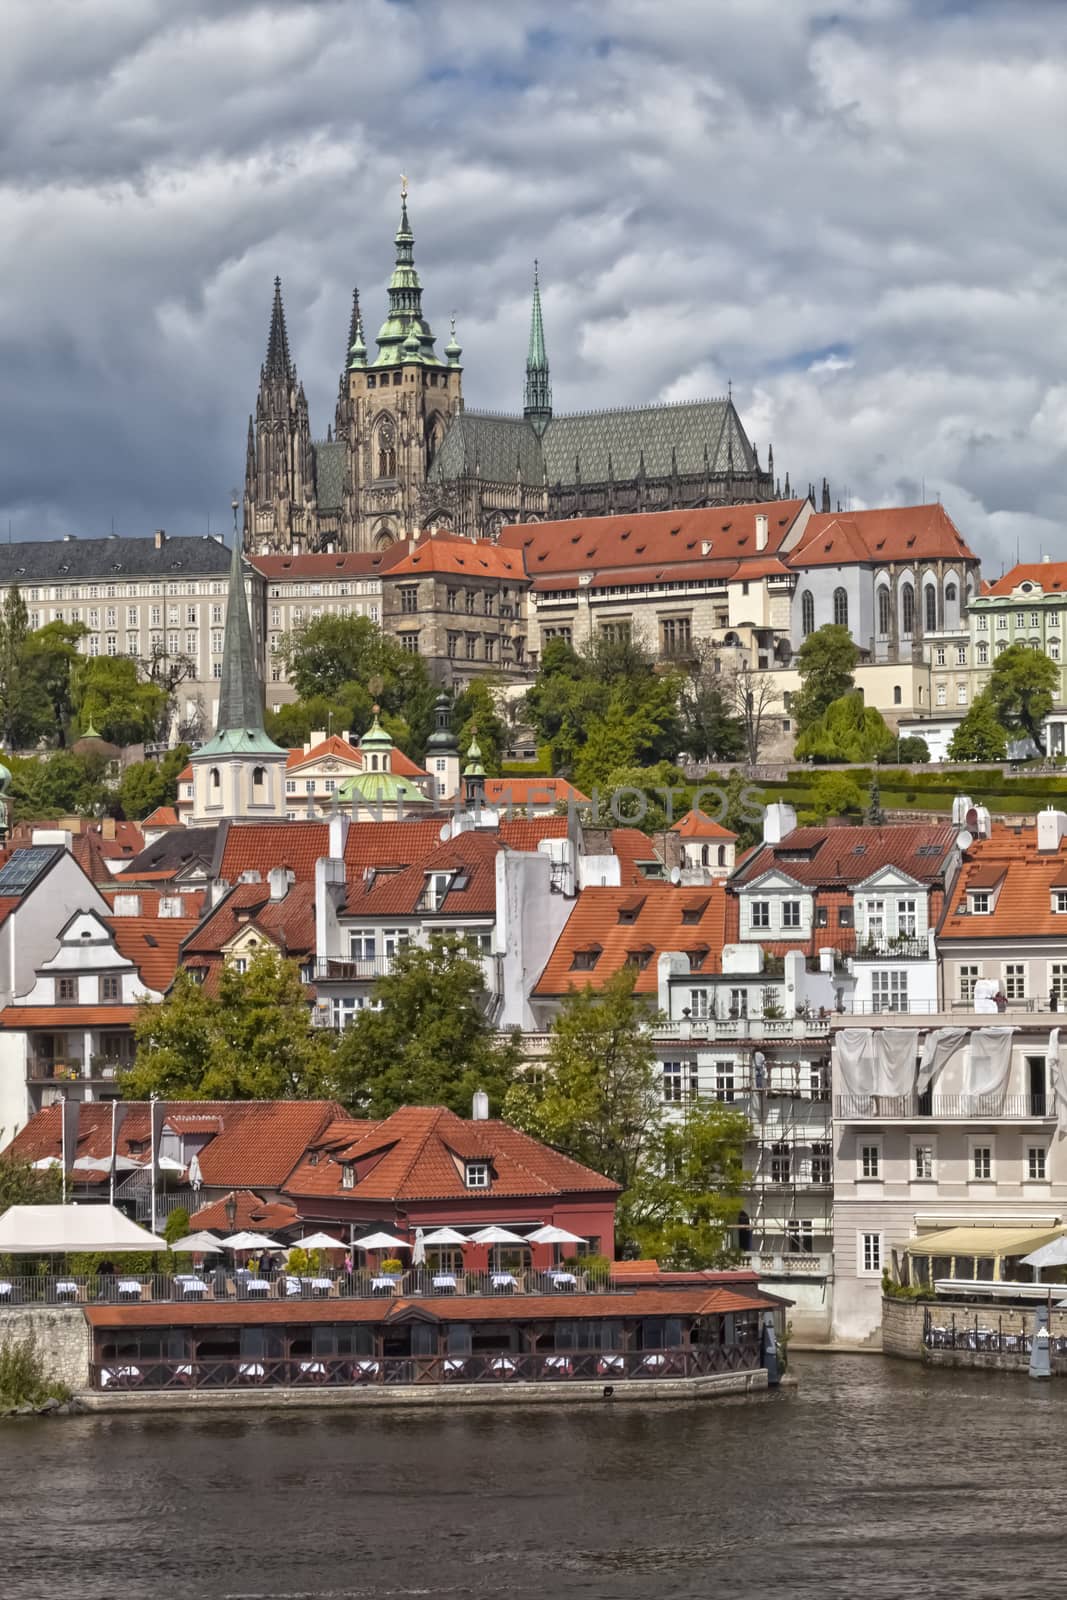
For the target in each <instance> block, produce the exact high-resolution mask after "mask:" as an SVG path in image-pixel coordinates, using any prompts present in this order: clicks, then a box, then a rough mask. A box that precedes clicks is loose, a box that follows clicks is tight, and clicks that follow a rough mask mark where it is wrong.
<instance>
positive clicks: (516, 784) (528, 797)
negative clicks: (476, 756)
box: [485, 778, 589, 806]
mask: <svg viewBox="0 0 1067 1600" xmlns="http://www.w3.org/2000/svg"><path fill="white" fill-rule="evenodd" d="M485 798H486V800H487V801H488V803H489V804H490V805H491V806H509V805H511V806H551V805H558V804H559V803H560V802H561V801H566V800H574V801H575V802H576V803H578V804H583V805H588V803H589V796H588V795H587V794H583V793H582V791H581V790H580V789H576V788H575V787H574V784H573V783H568V781H567V779H566V778H486V780H485Z"/></svg>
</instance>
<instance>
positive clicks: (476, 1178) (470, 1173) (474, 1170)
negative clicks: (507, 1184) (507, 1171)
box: [463, 1161, 492, 1189]
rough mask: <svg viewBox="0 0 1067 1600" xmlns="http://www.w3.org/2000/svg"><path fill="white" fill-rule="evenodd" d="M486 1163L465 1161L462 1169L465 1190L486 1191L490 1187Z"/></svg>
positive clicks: (489, 1172) (489, 1174)
mask: <svg viewBox="0 0 1067 1600" xmlns="http://www.w3.org/2000/svg"><path fill="white" fill-rule="evenodd" d="M491 1177H492V1174H491V1171H490V1166H489V1162H488V1161H467V1162H465V1163H464V1167H463V1183H464V1187H465V1188H467V1189H488V1188H489V1187H490V1186H491Z"/></svg>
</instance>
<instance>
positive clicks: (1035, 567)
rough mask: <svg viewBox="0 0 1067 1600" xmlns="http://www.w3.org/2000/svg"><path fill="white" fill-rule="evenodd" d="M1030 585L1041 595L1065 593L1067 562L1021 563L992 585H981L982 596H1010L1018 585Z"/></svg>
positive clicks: (1066, 589) (1066, 586)
mask: <svg viewBox="0 0 1067 1600" xmlns="http://www.w3.org/2000/svg"><path fill="white" fill-rule="evenodd" d="M1023 583H1030V584H1033V585H1034V586H1035V587H1036V588H1040V589H1041V591H1042V593H1043V594H1054V595H1061V594H1063V593H1065V592H1067V561H1023V562H1020V563H1019V565H1017V566H1014V567H1012V569H1011V571H1010V572H1005V573H1004V575H1003V577H1000V578H997V579H996V580H995V581H994V582H993V583H989V584H985V583H983V585H982V593H983V595H1010V594H1011V593H1012V591H1013V590H1015V589H1017V588H1018V587H1019V585H1020V584H1023Z"/></svg>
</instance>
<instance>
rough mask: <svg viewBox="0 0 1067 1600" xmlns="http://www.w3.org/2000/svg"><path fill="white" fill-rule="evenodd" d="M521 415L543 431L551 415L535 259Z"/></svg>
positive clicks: (539, 290)
mask: <svg viewBox="0 0 1067 1600" xmlns="http://www.w3.org/2000/svg"><path fill="white" fill-rule="evenodd" d="M523 415H524V416H525V417H526V418H527V420H528V421H530V422H532V423H533V425H534V427H535V428H536V429H537V431H538V433H542V432H544V429H545V428H546V427H547V426H548V423H549V422H550V421H551V419H552V385H551V383H550V382H549V375H548V356H547V354H546V353H545V327H544V323H543V321H542V320H541V283H540V279H539V276H538V270H537V262H536V261H535V262H534V281H533V305H532V306H531V308H530V345H529V349H528V350H527V352H526V394H525V400H524V404H523Z"/></svg>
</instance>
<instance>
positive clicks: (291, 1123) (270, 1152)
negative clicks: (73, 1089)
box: [10, 1006, 344, 1189]
mask: <svg viewBox="0 0 1067 1600" xmlns="http://www.w3.org/2000/svg"><path fill="white" fill-rule="evenodd" d="M27 1009H29V1008H27ZM72 1009H76V1010H81V1011H86V1010H89V1009H91V1008H89V1007H86V1006H82V1007H75V1008H72ZM129 1009H130V1010H132V1009H133V1008H132V1007H131V1008H129ZM166 1116H167V1118H168V1119H169V1118H170V1117H171V1116H174V1117H176V1118H181V1119H184V1120H185V1122H186V1131H187V1132H188V1131H190V1129H191V1127H192V1126H193V1125H194V1124H193V1121H192V1119H196V1120H198V1121H199V1122H200V1123H201V1124H202V1126H203V1127H204V1129H205V1131H207V1132H210V1133H212V1134H213V1137H212V1138H211V1140H210V1142H209V1143H208V1144H206V1145H205V1146H204V1148H203V1149H202V1150H201V1152H200V1170H201V1172H202V1173H203V1178H204V1183H205V1184H206V1185H207V1186H208V1188H211V1189H261V1188H262V1189H279V1188H280V1187H281V1185H282V1184H283V1182H284V1181H285V1179H286V1178H287V1177H288V1175H289V1173H290V1172H291V1171H292V1170H293V1168H294V1167H295V1166H296V1164H297V1162H298V1161H299V1160H300V1158H301V1156H302V1155H303V1154H304V1152H305V1150H306V1149H307V1148H308V1146H309V1145H311V1144H313V1143H314V1142H315V1141H316V1140H317V1139H318V1138H319V1137H320V1136H321V1134H322V1132H323V1130H324V1129H325V1128H326V1127H328V1126H329V1124H330V1123H331V1122H334V1121H335V1120H336V1119H337V1118H339V1117H343V1116H344V1111H343V1109H342V1107H341V1106H339V1105H337V1104H335V1102H333V1101H332V1100H172V1101H169V1102H168V1103H167V1108H166ZM220 1125H221V1131H218V1132H216V1129H217V1128H218V1127H219V1126H220ZM150 1138H151V1129H150V1126H149V1106H148V1103H147V1102H146V1101H143V1100H134V1101H131V1102H129V1104H128V1107H127V1113H126V1120H125V1121H124V1122H123V1124H122V1127H121V1128H120V1130H119V1138H118V1148H119V1154H120V1155H127V1156H128V1155H131V1154H134V1153H135V1152H134V1151H132V1150H131V1145H137V1146H139V1147H143V1148H139V1150H138V1151H137V1152H136V1154H137V1158H138V1159H139V1158H140V1156H141V1155H143V1154H145V1153H147V1148H148V1143H149V1140H150ZM10 1149H11V1150H12V1152H13V1153H14V1154H15V1155H17V1156H19V1157H21V1158H22V1159H23V1160H26V1161H37V1160H40V1159H41V1157H43V1156H51V1155H55V1156H58V1155H60V1154H61V1150H62V1107H61V1106H60V1105H59V1104H56V1105H51V1106H48V1107H46V1109H45V1110H44V1111H39V1112H38V1113H37V1115H36V1116H35V1117H31V1118H30V1120H29V1122H28V1123H27V1124H26V1126H25V1127H24V1128H23V1129H22V1131H21V1132H20V1133H18V1134H16V1136H15V1138H14V1139H13V1140H12V1142H11V1146H10ZM110 1153H111V1107H110V1105H109V1104H108V1103H107V1102H106V1101H93V1102H89V1103H87V1104H85V1105H83V1106H82V1108H81V1120H80V1123H79V1128H78V1155H79V1156H83V1155H88V1156H98V1157H99V1156H107V1155H110Z"/></svg>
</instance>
